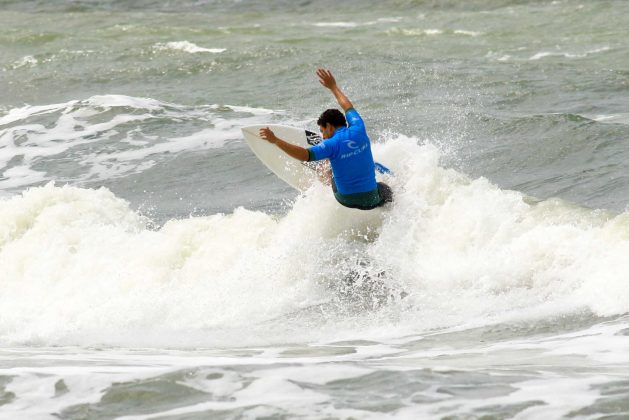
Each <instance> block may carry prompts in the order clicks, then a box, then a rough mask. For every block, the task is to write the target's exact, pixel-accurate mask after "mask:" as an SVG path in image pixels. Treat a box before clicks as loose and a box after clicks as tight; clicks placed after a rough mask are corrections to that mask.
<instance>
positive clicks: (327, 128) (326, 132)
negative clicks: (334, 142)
mask: <svg viewBox="0 0 629 420" xmlns="http://www.w3.org/2000/svg"><path fill="white" fill-rule="evenodd" d="M319 130H321V137H323V138H324V139H329V138H330V137H332V136H333V135H334V131H335V130H336V128H335V127H334V126H333V125H332V124H330V123H326V125H320V126H319Z"/></svg>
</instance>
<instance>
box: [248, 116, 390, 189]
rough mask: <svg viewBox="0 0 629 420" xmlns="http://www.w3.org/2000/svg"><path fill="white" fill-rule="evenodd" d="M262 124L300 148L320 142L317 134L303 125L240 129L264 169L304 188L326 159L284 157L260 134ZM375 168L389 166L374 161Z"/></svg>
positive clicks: (269, 125)
mask: <svg viewBox="0 0 629 420" xmlns="http://www.w3.org/2000/svg"><path fill="white" fill-rule="evenodd" d="M264 127H269V128H270V129H271V130H272V131H273V133H275V135H276V136H277V137H279V138H281V139H282V140H284V141H287V142H289V143H292V144H296V145H298V146H301V147H304V148H308V147H310V146H314V145H315V144H318V143H319V142H321V141H322V138H321V136H320V135H319V134H318V133H315V132H313V131H310V130H304V129H303V128H297V127H291V126H287V125H278V124H266V125H250V126H247V127H243V128H242V133H243V135H244V136H245V140H246V141H247V145H248V146H249V148H251V150H252V151H253V153H254V154H255V155H256V156H257V158H258V159H260V161H261V162H262V163H264V165H266V167H267V168H269V169H270V170H271V171H272V172H273V173H274V174H275V175H277V176H278V178H280V179H281V180H283V181H284V182H286V183H287V184H288V185H290V186H291V187H293V188H295V189H297V190H299V191H305V190H307V189H308V188H309V187H310V186H311V185H312V184H313V182H316V181H317V180H318V179H319V176H318V174H317V170H319V171H320V170H322V169H323V168H325V167H327V161H318V162H300V161H299V160H297V159H294V158H292V157H290V156H288V155H287V154H286V153H284V152H283V151H282V150H281V149H280V148H279V147H277V146H276V145H274V144H271V143H269V142H268V141H266V140H263V139H262V138H261V137H260V129H261V128H264ZM376 170H377V171H378V172H380V173H390V171H389V169H387V168H386V167H385V166H383V165H381V164H379V163H376Z"/></svg>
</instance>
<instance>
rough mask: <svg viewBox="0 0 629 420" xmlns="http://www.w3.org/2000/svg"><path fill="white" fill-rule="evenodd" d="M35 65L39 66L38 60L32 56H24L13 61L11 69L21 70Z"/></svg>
mask: <svg viewBox="0 0 629 420" xmlns="http://www.w3.org/2000/svg"><path fill="white" fill-rule="evenodd" d="M37 64H39V60H38V59H36V58H35V57H33V56H32V55H26V56H24V57H22V58H20V59H19V60H17V61H15V62H14V63H13V64H12V66H11V68H13V69H19V68H22V67H35V66H36V65H37Z"/></svg>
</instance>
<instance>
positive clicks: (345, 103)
mask: <svg viewBox="0 0 629 420" xmlns="http://www.w3.org/2000/svg"><path fill="white" fill-rule="evenodd" d="M317 76H319V83H321V84H322V85H323V86H324V87H326V88H328V89H330V92H332V94H333V95H334V97H335V98H336V100H337V102H338V103H339V105H340V106H341V108H343V111H347V110H348V109H350V108H353V107H354V105H352V103H351V101H350V100H349V99H348V98H347V96H345V94H344V93H343V91H342V90H341V88H340V87H338V85H337V84H336V79H335V78H334V76H332V72H331V71H330V70H326V69H318V70H317Z"/></svg>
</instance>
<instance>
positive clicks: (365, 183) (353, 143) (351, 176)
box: [260, 69, 392, 210]
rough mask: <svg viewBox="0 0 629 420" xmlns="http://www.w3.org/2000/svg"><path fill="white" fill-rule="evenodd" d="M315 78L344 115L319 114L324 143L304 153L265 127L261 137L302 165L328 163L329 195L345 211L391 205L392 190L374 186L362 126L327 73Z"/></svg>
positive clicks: (323, 71)
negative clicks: (347, 209)
mask: <svg viewBox="0 0 629 420" xmlns="http://www.w3.org/2000/svg"><path fill="white" fill-rule="evenodd" d="M317 76H318V77H319V82H320V83H321V85H323V86H324V87H325V88H327V89H329V90H330V92H332V94H333V95H334V97H335V98H336V100H337V102H338V104H339V105H340V106H341V108H343V111H345V115H343V113H342V112H341V111H339V110H338V109H328V110H326V111H324V112H323V113H322V114H321V116H320V117H319V119H318V120H317V125H318V126H319V129H320V130H321V135H322V137H323V141H322V142H321V143H319V144H317V145H315V146H312V147H309V148H307V149H306V148H303V147H301V146H297V145H295V144H291V143H289V142H287V141H284V140H282V139H280V138H278V137H277V136H276V135H275V134H274V133H273V131H272V130H271V129H269V128H268V127H267V128H262V129H261V130H260V137H262V138H263V139H264V140H266V141H268V142H269V143H272V144H275V145H276V146H277V147H279V148H280V149H282V150H283V151H284V152H285V153H286V154H288V155H289V156H291V157H293V158H295V159H298V160H301V161H304V162H306V161H308V162H311V161H317V160H323V159H329V161H330V164H331V166H332V174H333V176H332V178H331V179H330V184H331V185H332V191H333V192H334V197H335V198H336V200H337V201H338V202H339V203H340V204H342V205H343V206H345V207H350V208H355V209H360V210H371V209H374V208H376V207H379V206H382V205H384V204H385V203H387V202H390V201H392V193H391V188H389V186H388V185H386V184H384V183H382V182H378V183H376V172H375V168H376V167H375V163H374V160H373V155H372V154H371V145H370V141H369V137H368V136H367V131H366V130H365V123H364V122H363V120H362V118H361V117H360V115H359V114H358V112H357V111H356V110H355V109H354V105H352V103H351V101H350V100H349V99H348V98H347V96H345V94H344V93H343V91H342V90H341V88H339V86H338V85H337V83H336V79H335V78H334V76H333V75H332V73H331V72H330V71H329V70H326V69H318V70H317Z"/></svg>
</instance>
